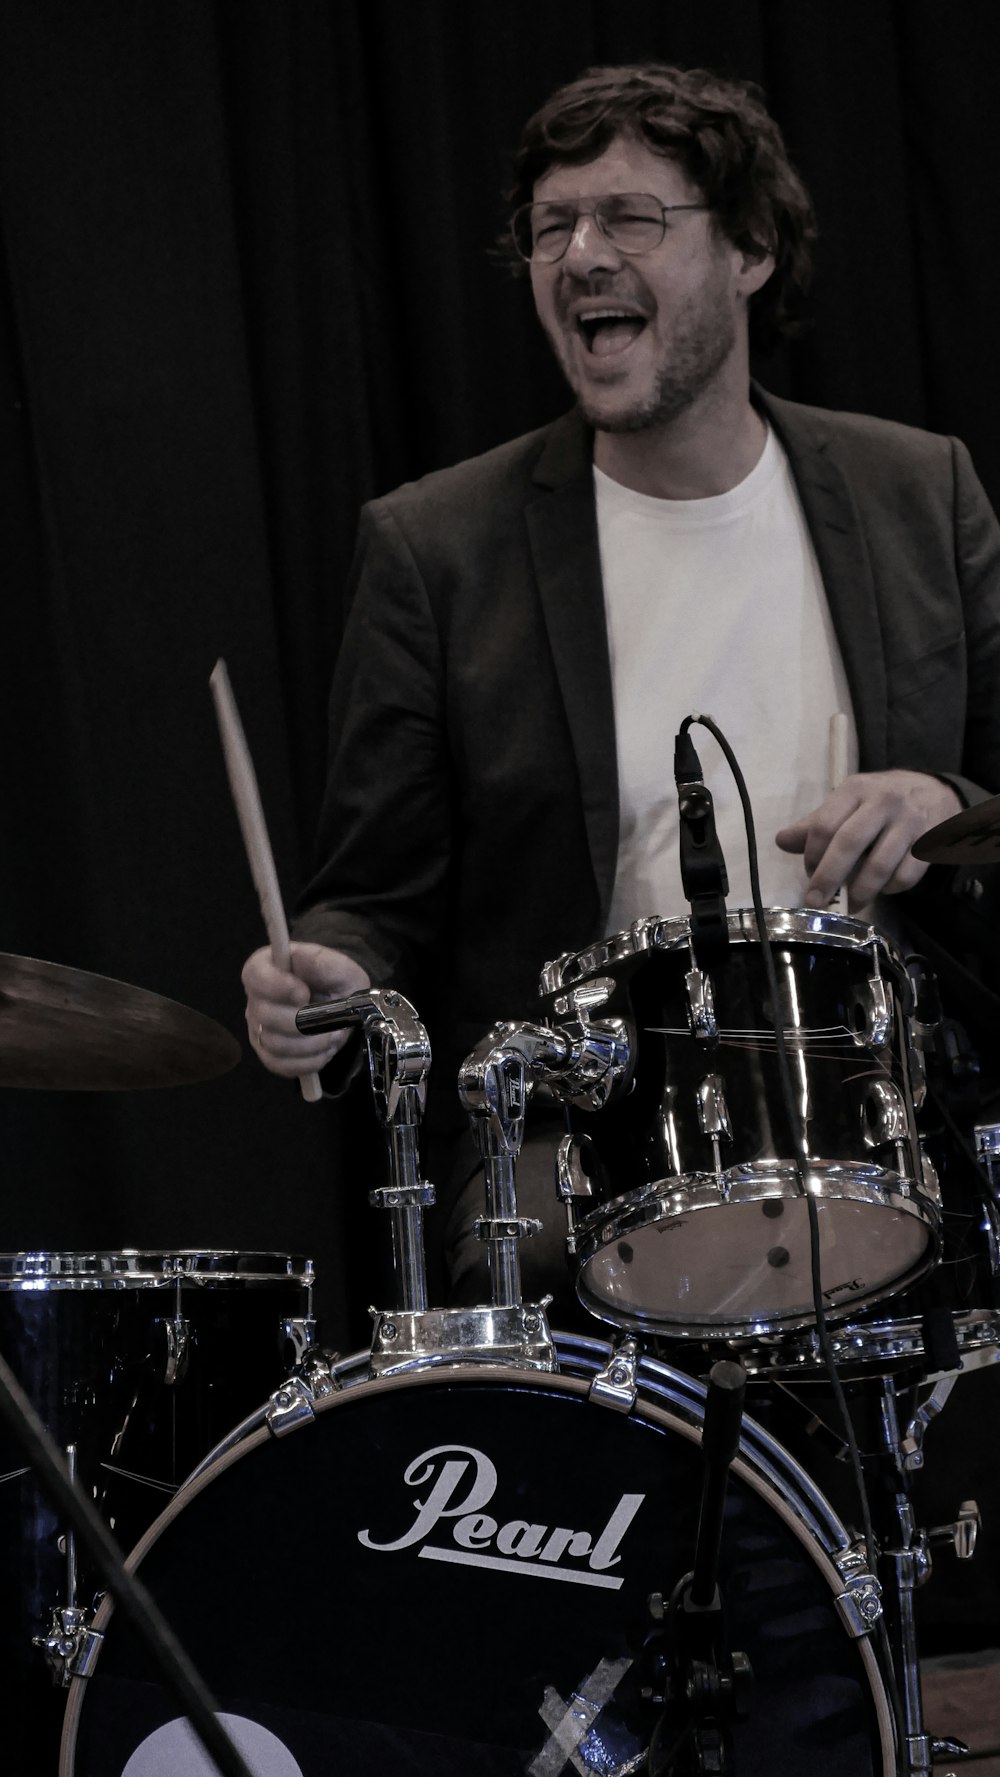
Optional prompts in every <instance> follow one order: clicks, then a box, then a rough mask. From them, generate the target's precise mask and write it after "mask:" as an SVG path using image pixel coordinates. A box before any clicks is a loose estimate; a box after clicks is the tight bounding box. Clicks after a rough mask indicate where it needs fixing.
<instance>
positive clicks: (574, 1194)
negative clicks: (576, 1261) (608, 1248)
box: [556, 1135, 594, 1254]
mask: <svg viewBox="0 0 1000 1777" xmlns="http://www.w3.org/2000/svg"><path fill="white" fill-rule="evenodd" d="M593 1168H594V1144H593V1142H592V1141H591V1138H590V1136H589V1135H564V1136H563V1137H562V1138H561V1140H560V1142H559V1146H558V1148H557V1149H556V1196H557V1197H558V1199H559V1201H560V1203H561V1204H562V1205H563V1207H564V1208H565V1211H566V1250H567V1252H569V1253H570V1254H573V1253H575V1252H576V1224H577V1218H578V1216H579V1215H580V1214H581V1213H582V1205H584V1204H587V1203H592V1202H593V1196H594V1188H593V1186H592V1184H591V1182H590V1175H591V1172H592V1171H593Z"/></svg>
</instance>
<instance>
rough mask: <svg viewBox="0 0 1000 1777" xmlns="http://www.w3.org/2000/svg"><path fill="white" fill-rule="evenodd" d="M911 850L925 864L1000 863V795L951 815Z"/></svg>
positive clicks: (925, 834)
mask: <svg viewBox="0 0 1000 1777" xmlns="http://www.w3.org/2000/svg"><path fill="white" fill-rule="evenodd" d="M912 851H913V855H914V857H915V858H920V859H921V860H922V862H923V863H925V864H995V863H1000V796H991V797H990V799H989V801H988V802H976V803H974V804H973V806H972V807H971V808H962V809H960V810H959V812H958V814H953V815H949V817H948V819H947V820H946V821H941V822H939V824H938V825H937V826H936V827H931V829H930V831H929V832H927V833H923V834H921V836H920V838H919V839H918V840H917V842H916V844H915V845H914V846H913V847H912Z"/></svg>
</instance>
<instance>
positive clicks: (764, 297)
mask: <svg viewBox="0 0 1000 1777" xmlns="http://www.w3.org/2000/svg"><path fill="white" fill-rule="evenodd" d="M618 136H633V137H634V138H635V139H636V140H637V141H639V142H642V143H644V144H645V146H646V147H648V148H651V149H652V150H653V152H654V153H655V154H662V155H664V156H665V157H666V158H668V159H670V160H675V161H677V162H678V164H679V165H680V166H681V167H683V169H684V171H685V172H686V173H687V175H688V177H689V178H690V179H691V181H692V182H693V183H694V185H696V186H697V188H698V190H699V191H700V192H701V193H702V195H703V196H704V198H705V201H706V202H707V203H708V204H710V205H711V208H712V211H713V214H714V217H715V221H716V226H717V227H718V228H719V229H721V231H722V232H723V233H724V234H725V235H726V236H727V238H728V239H729V240H731V241H732V242H733V244H734V245H735V246H737V247H741V248H744V249H746V250H747V251H748V252H753V251H760V250H761V249H762V248H763V249H764V250H765V251H767V252H770V253H773V254H774V271H773V273H772V274H771V276H770V278H768V280H767V282H766V284H764V285H763V286H762V288H761V289H760V290H758V291H757V292H756V293H755V294H754V296H752V297H751V300H750V333H751V338H752V339H753V341H754V343H755V344H758V345H761V346H764V347H767V346H769V345H771V344H773V342H774V341H775V339H776V338H777V337H778V336H779V335H782V334H786V335H787V334H790V333H794V332H796V331H797V330H798V327H799V326H800V324H801V316H802V312H803V309H804V306H805V296H806V292H807V290H808V287H809V283H810V279H811V275H812V247H813V243H814V241H815V239H816V219H815V214H814V211H813V206H812V201H811V199H810V197H809V194H808V192H807V191H806V189H805V186H804V185H803V184H802V181H801V179H800V178H799V176H798V174H797V173H796V171H795V169H794V167H793V166H792V165H791V162H790V161H789V159H788V154H787V151H786V149H785V144H784V141H783V139H782V135H781V131H780V130H779V128H778V126H777V124H776V123H775V121H774V119H773V118H772V117H771V116H770V114H769V112H768V111H767V108H766V106H765V104H764V99H763V95H762V93H761V91H760V88H759V87H757V86H755V85H753V83H752V82H750V81H744V80H731V79H728V78H726V77H725V76H723V75H720V74H713V73H711V72H710V71H709V70H708V69H705V68H673V67H670V66H669V65H668V64H667V63H664V62H643V63H640V64H637V65H635V66H631V67H607V68H588V69H587V70H586V72H585V73H583V74H581V75H580V76H579V78H578V79H576V80H573V81H571V82H570V83H569V85H568V86H563V87H560V88H559V91H558V92H556V93H553V95H552V97H551V98H550V99H548V100H546V102H545V104H544V105H543V106H542V107H541V109H540V110H538V111H536V112H535V114H534V116H533V117H531V118H529V120H528V122H527V123H526V124H525V126H524V129H523V131H522V133H521V140H520V143H519V145H518V149H517V152H516V155H515V158H514V182H513V184H512V186H511V188H510V190H509V191H508V192H507V193H506V194H505V195H506V197H507V199H508V201H509V203H510V205H511V208H512V210H516V209H518V208H520V206H521V205H522V204H526V203H530V202H531V199H532V195H533V192H534V188H535V184H536V181H537V180H538V179H540V178H541V177H542V175H543V173H546V172H547V171H548V170H549V168H550V167H552V166H559V165H583V164H585V163H587V162H589V161H592V160H596V159H597V158H598V156H599V155H601V154H603V153H604V151H605V149H606V148H609V147H610V146H611V143H612V142H613V141H614V140H615V139H616V137H618ZM501 245H502V247H503V250H504V254H505V257H507V258H508V260H509V261H511V262H512V263H513V264H514V265H515V267H516V268H519V269H521V270H523V269H524V261H523V260H522V259H520V258H519V256H518V254H517V251H516V248H515V247H514V242H513V236H512V235H511V233H510V230H509V228H508V229H507V230H506V231H505V233H504V235H503V236H502V240H501Z"/></svg>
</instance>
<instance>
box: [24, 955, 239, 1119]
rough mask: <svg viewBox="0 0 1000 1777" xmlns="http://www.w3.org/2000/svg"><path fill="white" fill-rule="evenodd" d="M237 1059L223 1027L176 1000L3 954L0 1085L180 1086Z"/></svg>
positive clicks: (89, 1089)
mask: <svg viewBox="0 0 1000 1777" xmlns="http://www.w3.org/2000/svg"><path fill="white" fill-rule="evenodd" d="M239 1057H240V1047H239V1044H238V1043H237V1042H236V1040H235V1038H234V1037H231V1036H230V1034H229V1032H228V1031H227V1030H223V1028H222V1026H221V1025H219V1024H215V1023H214V1022H213V1021H212V1019H211V1018H206V1017H204V1016H203V1014H202V1013H201V1012H192V1011H191V1010H190V1009H189V1007H187V1006H182V1005H179V1004H178V1002H177V1001H176V1000H168V999H163V998H162V996H161V995H160V994H157V993H150V992H149V991H148V990H147V989H146V988H144V987H129V986H127V985H126V983H125V982H124V981H113V980H110V979H109V978H108V977H107V976H104V975H90V974H87V973H86V972H85V971H84V970H83V969H71V968H67V967H65V966H64V965H63V964H62V963H47V962H40V961H38V959H37V958H35V957H31V956H10V955H7V954H4V953H0V1086H27V1087H35V1086H38V1087H49V1088H54V1089H57V1090H60V1091H70V1092H109V1091H118V1090H124V1089H125V1088H128V1087H136V1086H182V1085H186V1084H188V1083H189V1082H191V1081H193V1080H209V1079H212V1078H214V1077H215V1075H216V1074H223V1073H225V1072H227V1070H228V1069H229V1068H231V1067H235V1065H236V1063H237V1061H238V1060H239Z"/></svg>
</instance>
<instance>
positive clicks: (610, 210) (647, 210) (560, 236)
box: [510, 192, 712, 265]
mask: <svg viewBox="0 0 1000 1777" xmlns="http://www.w3.org/2000/svg"><path fill="white" fill-rule="evenodd" d="M711 207H712V206H711V204H663V203H661V202H660V200H659V198H658V197H653V196H651V195H650V193H649V192H613V193H612V194H611V195H610V196H608V197H599V198H596V199H595V200H594V202H593V203H584V202H582V201H580V200H578V199H575V198H565V199H562V200H561V201H559V200H555V199H550V200H549V201H548V202H547V203H534V204H522V205H521V208H520V209H519V210H515V211H514V214H513V216H512V217H511V219H510V232H511V235H512V237H513V241H514V245H515V247H516V248H517V251H518V252H519V253H520V255H521V258H522V259H527V260H529V261H531V260H534V262H535V264H537V265H555V264H556V262H557V260H560V259H561V258H562V256H563V254H564V253H565V251H566V249H567V247H568V246H569V244H570V241H571V240H572V239H573V235H574V233H575V232H576V225H577V223H578V222H579V220H580V217H581V216H593V218H594V221H595V223H596V224H597V227H598V228H599V229H600V231H601V234H602V235H603V236H604V239H605V240H606V241H610V243H611V245H612V246H613V247H614V248H615V249H616V250H617V251H618V252H619V253H633V254H637V253H652V251H653V250H654V248H656V247H658V246H659V244H660V242H661V241H662V239H663V237H664V235H665V233H666V229H667V217H668V216H669V215H671V214H672V213H673V212H674V211H675V210H710V209H711Z"/></svg>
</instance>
